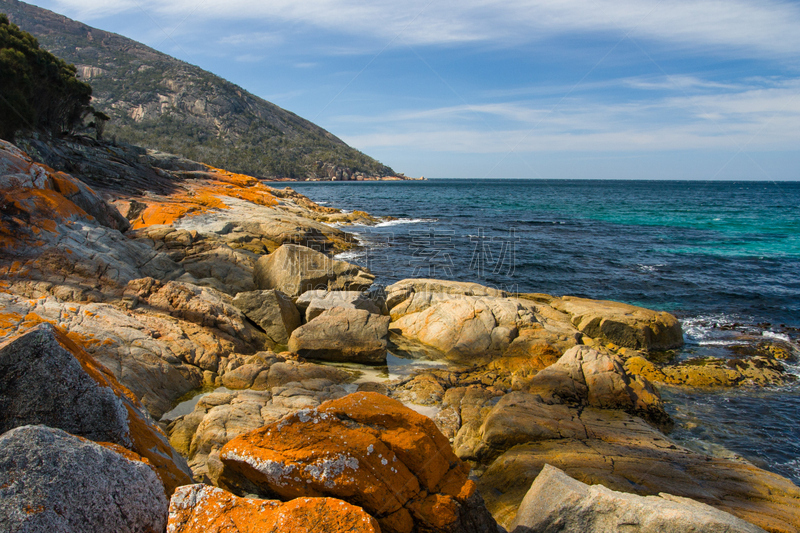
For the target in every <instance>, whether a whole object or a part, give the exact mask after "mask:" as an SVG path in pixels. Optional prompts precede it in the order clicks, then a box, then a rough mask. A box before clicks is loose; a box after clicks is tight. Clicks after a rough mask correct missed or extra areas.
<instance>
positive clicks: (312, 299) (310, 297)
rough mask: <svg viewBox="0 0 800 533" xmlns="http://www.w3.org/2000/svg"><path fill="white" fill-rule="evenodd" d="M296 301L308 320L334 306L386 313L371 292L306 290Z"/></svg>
mask: <svg viewBox="0 0 800 533" xmlns="http://www.w3.org/2000/svg"><path fill="white" fill-rule="evenodd" d="M295 303H296V304H297V307H298V308H299V309H300V311H302V312H303V313H304V314H305V317H306V322H308V321H310V320H314V319H315V318H316V317H318V316H319V315H320V313H322V312H323V311H325V310H327V309H332V308H334V307H346V308H348V309H363V310H365V311H369V312H370V313H374V314H376V315H380V314H386V313H383V312H382V311H383V310H382V306H381V303H382V302H380V301H376V300H375V299H373V298H372V297H370V295H369V294H367V293H365V292H362V291H327V290H314V291H306V292H304V293H303V294H301V295H300V297H299V298H297V302H295ZM383 307H385V305H384V306H383Z"/></svg>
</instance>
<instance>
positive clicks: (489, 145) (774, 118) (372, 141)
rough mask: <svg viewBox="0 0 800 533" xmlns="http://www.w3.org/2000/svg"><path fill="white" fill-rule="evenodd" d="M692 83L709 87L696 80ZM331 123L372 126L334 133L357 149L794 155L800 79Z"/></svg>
mask: <svg viewBox="0 0 800 533" xmlns="http://www.w3.org/2000/svg"><path fill="white" fill-rule="evenodd" d="M619 81H620V82H621V83H625V82H626V80H619ZM692 85H693V86H698V87H705V86H706V85H708V84H706V83H705V82H703V80H697V82H696V83H693V84H692ZM509 119H511V120H513V121H515V122H516V124H513V123H512V124H510V123H509ZM336 121H337V122H338V124H337V126H338V127H337V131H340V132H342V131H346V130H347V129H349V128H348V125H352V124H353V123H358V129H359V130H360V131H364V130H365V129H370V128H371V129H372V132H371V133H358V134H354V135H347V134H344V135H340V137H341V138H342V139H343V140H345V142H347V143H349V144H352V145H353V146H355V147H357V148H359V149H371V148H376V147H405V148H407V149H411V150H420V151H441V152H460V153H484V154H486V153H508V152H510V151H515V152H518V153H523V152H544V151H547V152H556V151H561V152H570V151H614V152H638V151H655V152H657V151H664V150H704V149H731V150H736V149H739V148H743V149H744V148H746V149H759V150H796V148H797V146H800V79H795V80H788V81H783V82H778V83H775V84H773V86H772V87H767V88H765V87H760V86H759V87H739V88H736V89H728V92H717V93H715V94H699V95H686V96H670V97H666V98H661V99H654V100H647V101H644V102H626V103H621V104H620V103H603V102H598V101H597V100H596V97H595V99H593V100H591V99H587V98H571V99H568V100H565V101H563V102H562V103H560V104H559V105H558V106H555V107H548V106H546V105H541V104H536V103H535V102H534V103H530V102H528V103H525V102H509V103H502V104H491V105H479V106H451V107H442V108H436V109H428V110H420V111H407V112H396V113H390V114H386V115H382V116H370V117H353V116H348V117H339V118H338V119H336ZM365 125H366V127H365Z"/></svg>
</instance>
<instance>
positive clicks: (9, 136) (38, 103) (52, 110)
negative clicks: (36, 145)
mask: <svg viewBox="0 0 800 533" xmlns="http://www.w3.org/2000/svg"><path fill="white" fill-rule="evenodd" d="M76 72H77V70H76V69H75V67H74V66H73V65H69V64H67V63H66V62H64V61H62V60H61V59H59V58H57V57H56V56H54V55H53V54H51V53H50V52H48V51H46V50H42V49H41V48H39V43H38V41H37V40H36V39H35V38H34V37H33V36H32V35H31V34H30V33H27V32H24V31H22V30H20V29H19V28H18V27H17V26H16V25H15V24H12V23H11V22H9V20H8V17H7V16H6V15H4V14H0V138H2V139H6V140H13V137H14V134H15V133H16V132H17V131H19V130H21V129H29V130H40V131H47V132H50V133H54V134H61V133H63V132H71V131H72V130H73V129H74V128H75V127H76V126H78V125H80V124H81V123H82V121H83V118H84V116H85V115H86V114H87V113H88V112H90V111H92V110H91V108H90V107H89V101H90V100H91V97H92V88H91V87H90V86H89V85H88V84H86V83H83V82H82V81H80V80H78V79H77V77H76V76H75V74H76Z"/></svg>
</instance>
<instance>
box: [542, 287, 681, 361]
mask: <svg viewBox="0 0 800 533" xmlns="http://www.w3.org/2000/svg"><path fill="white" fill-rule="evenodd" d="M550 305H551V306H552V307H553V308H555V309H558V310H559V311H562V312H564V313H567V314H569V315H570V316H571V317H572V324H573V325H574V326H575V327H576V328H577V329H578V330H579V331H580V332H581V333H583V334H584V335H587V336H589V337H592V338H594V339H600V340H603V341H605V342H613V343H614V344H617V345H619V346H624V347H626V348H636V349H645V350H670V349H673V348H680V347H681V346H683V331H682V330H681V325H680V322H678V320H677V319H676V318H675V317H674V316H672V315H670V314H669V313H664V312H658V311H652V310H650V309H644V308H643V307H636V306H633V305H628V304H623V303H619V302H609V301H601V300H587V299H585V298H575V297H574V296H564V297H563V298H559V299H554V300H553V301H551V302H550Z"/></svg>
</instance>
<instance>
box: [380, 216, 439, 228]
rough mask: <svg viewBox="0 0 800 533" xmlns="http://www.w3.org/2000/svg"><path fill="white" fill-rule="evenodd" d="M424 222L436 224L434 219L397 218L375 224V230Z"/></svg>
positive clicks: (436, 220)
mask: <svg viewBox="0 0 800 533" xmlns="http://www.w3.org/2000/svg"><path fill="white" fill-rule="evenodd" d="M425 222H438V219H436V218H398V219H397V220H386V221H384V222H380V223H378V224H376V226H375V227H377V228H387V227H390V226H399V225H400V224H422V223H425Z"/></svg>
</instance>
